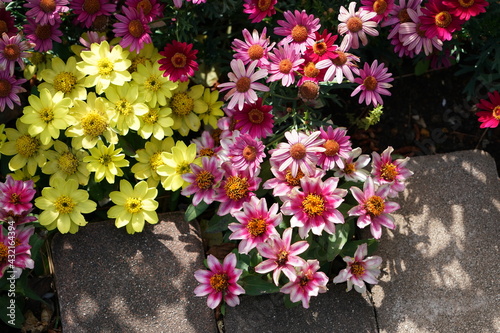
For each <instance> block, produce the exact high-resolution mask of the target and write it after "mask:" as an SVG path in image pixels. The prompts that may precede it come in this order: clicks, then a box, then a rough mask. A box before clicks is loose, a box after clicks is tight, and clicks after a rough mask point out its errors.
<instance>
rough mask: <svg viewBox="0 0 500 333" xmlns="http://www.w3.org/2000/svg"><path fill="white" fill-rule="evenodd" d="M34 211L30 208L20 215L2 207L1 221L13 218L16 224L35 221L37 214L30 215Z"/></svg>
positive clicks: (0, 212) (0, 210) (0, 211)
mask: <svg viewBox="0 0 500 333" xmlns="http://www.w3.org/2000/svg"><path fill="white" fill-rule="evenodd" d="M32 211H33V209H29V210H26V211H23V212H22V213H21V214H19V215H14V214H13V213H12V211H6V210H4V209H0V221H7V220H9V219H12V221H14V223H15V224H16V225H20V224H24V223H30V222H35V221H36V220H38V219H37V217H36V216H33V215H30V214H31V212H32Z"/></svg>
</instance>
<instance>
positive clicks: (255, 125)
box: [233, 97, 274, 139]
mask: <svg viewBox="0 0 500 333" xmlns="http://www.w3.org/2000/svg"><path fill="white" fill-rule="evenodd" d="M272 110H273V107H272V105H263V104H262V98H260V97H259V98H258V99H257V101H255V103H245V105H244V106H243V110H241V111H236V112H234V114H233V119H234V121H235V122H236V124H235V125H234V129H236V130H239V131H240V132H241V133H243V134H245V133H248V134H250V135H251V136H252V137H254V138H258V139H263V138H265V137H267V136H269V135H271V134H273V126H274V116H273V115H272V113H271V111H272Z"/></svg>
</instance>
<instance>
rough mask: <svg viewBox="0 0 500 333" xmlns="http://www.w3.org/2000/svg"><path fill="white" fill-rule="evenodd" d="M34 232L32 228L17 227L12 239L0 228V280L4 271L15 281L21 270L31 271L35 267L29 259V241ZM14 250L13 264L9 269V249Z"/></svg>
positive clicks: (5, 230) (4, 229)
mask: <svg viewBox="0 0 500 333" xmlns="http://www.w3.org/2000/svg"><path fill="white" fill-rule="evenodd" d="M34 232H35V228H34V227H33V226H25V225H23V226H18V227H16V230H15V236H14V239H12V236H11V235H9V234H8V232H7V229H6V228H4V227H3V226H0V278H1V277H2V276H3V275H4V274H5V271H7V272H12V273H11V274H14V277H15V278H16V279H17V278H19V277H20V276H21V273H22V272H23V269H25V268H30V269H32V268H33V267H34V266H35V262H34V261H33V259H31V251H30V249H31V245H30V244H29V240H30V237H31V235H33V233H34ZM12 248H14V256H15V257H14V260H13V261H14V263H13V264H12V266H14V268H13V269H12V270H11V269H8V268H9V267H11V262H10V261H11V258H9V254H12V252H9V249H12Z"/></svg>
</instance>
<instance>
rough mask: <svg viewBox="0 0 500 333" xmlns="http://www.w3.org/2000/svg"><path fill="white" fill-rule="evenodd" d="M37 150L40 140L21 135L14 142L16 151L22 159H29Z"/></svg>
mask: <svg viewBox="0 0 500 333" xmlns="http://www.w3.org/2000/svg"><path fill="white" fill-rule="evenodd" d="M38 148H40V140H38V139H37V138H33V137H31V136H30V135H28V134H25V135H22V136H20V137H19V138H18V139H17V140H16V150H17V152H18V153H19V155H21V156H23V157H26V158H30V157H32V156H34V155H35V154H36V152H37V151H38Z"/></svg>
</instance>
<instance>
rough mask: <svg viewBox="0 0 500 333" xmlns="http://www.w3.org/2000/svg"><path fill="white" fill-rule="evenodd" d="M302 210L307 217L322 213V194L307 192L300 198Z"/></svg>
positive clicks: (323, 203)
mask: <svg viewBox="0 0 500 333" xmlns="http://www.w3.org/2000/svg"><path fill="white" fill-rule="evenodd" d="M302 210H303V211H304V213H306V214H307V216H309V217H313V216H319V215H322V214H323V212H324V211H325V200H324V199H323V196H321V195H319V194H315V193H311V194H308V195H307V196H306V197H305V199H304V200H302Z"/></svg>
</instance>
